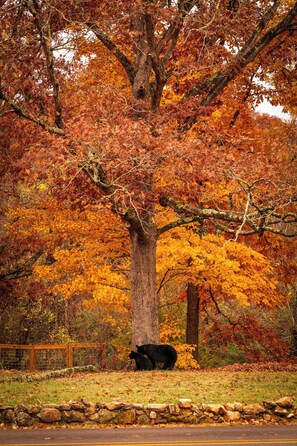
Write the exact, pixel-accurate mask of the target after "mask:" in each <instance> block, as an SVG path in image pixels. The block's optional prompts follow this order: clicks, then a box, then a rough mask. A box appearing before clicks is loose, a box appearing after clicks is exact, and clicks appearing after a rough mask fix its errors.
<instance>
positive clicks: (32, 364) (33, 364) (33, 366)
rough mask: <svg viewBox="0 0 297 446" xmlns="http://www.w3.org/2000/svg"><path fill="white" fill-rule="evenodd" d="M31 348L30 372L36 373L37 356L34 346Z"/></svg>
mask: <svg viewBox="0 0 297 446" xmlns="http://www.w3.org/2000/svg"><path fill="white" fill-rule="evenodd" d="M28 348H29V351H30V353H29V370H30V372H35V370H36V356H35V347H34V345H30V347H28Z"/></svg>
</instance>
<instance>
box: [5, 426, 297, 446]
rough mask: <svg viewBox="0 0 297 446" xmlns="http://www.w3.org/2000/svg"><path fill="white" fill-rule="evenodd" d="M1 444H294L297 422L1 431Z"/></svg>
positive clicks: (153, 445)
mask: <svg viewBox="0 0 297 446" xmlns="http://www.w3.org/2000/svg"><path fill="white" fill-rule="evenodd" d="M0 445H2V446H8V445H9V446H11V445H14V446H28V445H31V446H33V445H34V446H41V445H42V446H43V445H47V446H70V445H71V446H107V445H115V446H129V445H131V446H139V445H142V446H143V445H146V446H165V445H167V446H169V445H170V446H194V445H195V446H197V445H201V446H202V445H205V446H216V445H224V446H228V445H230V446H231V445H241V446H244V445H248V446H251V445H262V446H268V445H274V446H277V445H294V446H297V425H289V426H209V427H208V426H207V427H206V426H198V427H164V428H162V427H139V428H138V427H127V428H95V429H87V428H85V429H76V428H71V429H17V430H13V429H6V430H0Z"/></svg>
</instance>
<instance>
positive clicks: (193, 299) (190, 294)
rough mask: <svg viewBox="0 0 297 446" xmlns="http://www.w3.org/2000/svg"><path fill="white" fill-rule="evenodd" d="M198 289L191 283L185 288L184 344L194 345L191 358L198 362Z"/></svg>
mask: <svg viewBox="0 0 297 446" xmlns="http://www.w3.org/2000/svg"><path fill="white" fill-rule="evenodd" d="M198 291H199V287H198V286H197V285H194V284H192V283H189V284H188V287H187V327H186V342H187V344H192V345H195V350H193V358H194V359H196V361H198V358H199V347H198V345H199V305H200V298H199V294H198Z"/></svg>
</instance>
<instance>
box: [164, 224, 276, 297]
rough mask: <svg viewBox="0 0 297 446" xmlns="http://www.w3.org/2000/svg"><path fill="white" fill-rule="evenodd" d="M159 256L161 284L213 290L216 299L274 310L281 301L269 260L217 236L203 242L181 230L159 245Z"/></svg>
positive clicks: (239, 244) (184, 229)
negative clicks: (194, 286) (187, 283)
mask: <svg viewBox="0 0 297 446" xmlns="http://www.w3.org/2000/svg"><path fill="white" fill-rule="evenodd" d="M169 237H170V240H168V238H169ZM157 256H158V263H157V264H158V277H159V280H160V281H162V280H163V278H164V277H166V278H167V280H169V279H170V280H171V281H172V282H175V283H182V282H191V283H194V284H197V285H199V287H200V291H201V292H202V291H203V290H205V291H207V290H208V289H209V288H211V289H212V290H213V292H214V294H215V295H217V296H221V297H225V298H227V299H230V298H231V299H236V300H238V301H240V302H241V303H242V304H243V305H249V304H250V303H251V302H255V303H256V304H259V305H265V306H273V305H275V304H276V303H277V302H278V301H279V296H278V294H277V293H276V281H275V280H274V279H273V277H272V272H273V271H272V268H271V265H270V263H269V260H268V259H267V258H265V257H264V256H263V255H261V254H260V253H258V252H256V251H254V250H253V249H252V248H250V247H248V246H246V245H244V244H241V243H237V242H231V241H230V242H226V240H225V239H224V238H223V237H221V236H218V235H215V234H209V235H207V236H205V237H203V238H202V239H201V238H200V237H199V235H197V234H195V233H194V232H193V231H191V230H187V229H186V228H179V229H177V230H175V232H174V233H173V234H165V235H164V238H162V239H161V240H160V241H159V242H158V251H157Z"/></svg>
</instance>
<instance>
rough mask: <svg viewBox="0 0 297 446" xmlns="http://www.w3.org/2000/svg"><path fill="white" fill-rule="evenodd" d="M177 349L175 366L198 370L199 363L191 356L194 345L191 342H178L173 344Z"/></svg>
mask: <svg viewBox="0 0 297 446" xmlns="http://www.w3.org/2000/svg"><path fill="white" fill-rule="evenodd" d="M174 347H175V348H176V350H177V361H176V367H177V368H178V369H185V370H190V369H194V370H199V369H200V365H199V364H198V362H197V361H196V360H195V359H194V358H193V355H192V352H193V351H194V350H195V346H194V345H191V344H179V345H175V346H174Z"/></svg>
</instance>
